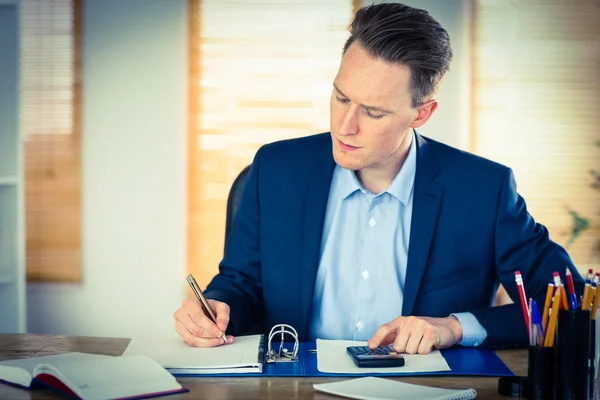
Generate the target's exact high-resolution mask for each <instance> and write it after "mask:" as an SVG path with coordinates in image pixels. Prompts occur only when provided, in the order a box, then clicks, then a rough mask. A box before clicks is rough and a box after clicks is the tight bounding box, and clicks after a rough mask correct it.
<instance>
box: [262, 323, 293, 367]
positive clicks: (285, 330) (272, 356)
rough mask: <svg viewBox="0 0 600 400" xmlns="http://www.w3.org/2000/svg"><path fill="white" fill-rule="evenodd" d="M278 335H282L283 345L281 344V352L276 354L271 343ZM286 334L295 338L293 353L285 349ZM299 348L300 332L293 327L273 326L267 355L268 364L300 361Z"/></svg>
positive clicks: (284, 325)
mask: <svg viewBox="0 0 600 400" xmlns="http://www.w3.org/2000/svg"><path fill="white" fill-rule="evenodd" d="M278 333H280V334H281V343H280V344H279V351H278V352H275V350H272V349H271V341H272V340H273V338H274V337H275V335H277V334H278ZM285 334H288V335H290V336H291V337H293V338H294V349H293V351H291V352H290V351H289V350H288V349H286V348H285V347H284V337H285ZM298 346H299V341H298V332H296V330H295V329H294V328H293V327H292V326H290V325H286V324H278V325H275V326H273V328H271V332H269V342H268V345H267V355H266V361H267V363H274V362H295V361H298Z"/></svg>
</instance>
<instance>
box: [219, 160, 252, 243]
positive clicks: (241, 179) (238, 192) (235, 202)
mask: <svg viewBox="0 0 600 400" xmlns="http://www.w3.org/2000/svg"><path fill="white" fill-rule="evenodd" d="M248 172H250V165H248V166H246V167H245V168H244V169H243V170H242V171H241V172H240V173H239V175H238V176H237V178H235V180H234V181H233V184H232V185H231V189H230V190H229V196H227V214H226V216H225V242H227V238H228V237H229V232H230V231H231V224H232V223H233V218H234V217H235V214H236V213H237V210H238V208H239V206H240V202H241V201H242V193H244V186H246V179H248Z"/></svg>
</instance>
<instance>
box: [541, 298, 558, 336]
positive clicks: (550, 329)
mask: <svg viewBox="0 0 600 400" xmlns="http://www.w3.org/2000/svg"><path fill="white" fill-rule="evenodd" d="M559 308H560V288H556V290H555V291H554V300H552V312H551V315H550V322H549V323H548V329H547V330H546V337H545V338H544V347H552V346H554V332H555V331H556V321H557V320H558V309H559Z"/></svg>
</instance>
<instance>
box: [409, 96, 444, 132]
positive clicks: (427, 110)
mask: <svg viewBox="0 0 600 400" xmlns="http://www.w3.org/2000/svg"><path fill="white" fill-rule="evenodd" d="M437 106H438V102H437V100H435V99H431V100H429V101H428V102H426V103H423V104H421V105H420V106H419V107H418V108H417V117H416V118H415V119H414V120H413V122H412V124H411V125H410V127H411V128H420V127H421V126H423V124H425V122H427V121H428V120H429V118H430V117H431V116H432V115H433V113H434V111H435V110H436V109H437Z"/></svg>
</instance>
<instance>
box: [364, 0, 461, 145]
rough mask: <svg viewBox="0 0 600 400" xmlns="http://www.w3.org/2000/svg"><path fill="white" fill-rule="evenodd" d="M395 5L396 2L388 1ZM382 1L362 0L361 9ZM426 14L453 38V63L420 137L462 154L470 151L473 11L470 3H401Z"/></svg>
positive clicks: (455, 0)
mask: <svg viewBox="0 0 600 400" xmlns="http://www.w3.org/2000/svg"><path fill="white" fill-rule="evenodd" d="M387 1H390V2H394V0H387ZM375 2H376V3H379V2H380V1H371V0H363V1H362V5H369V4H372V3H375ZM395 2H396V3H403V4H406V5H408V6H411V7H416V8H421V9H424V10H427V11H428V12H429V13H430V14H431V16H432V17H433V18H435V19H436V20H437V21H438V22H439V23H440V24H441V25H442V26H443V27H444V28H445V29H446V30H447V31H448V34H449V35H450V43H451V45H452V51H453V53H454V55H453V61H452V64H451V66H450V71H449V72H448V73H447V75H446V77H445V79H444V82H442V85H441V87H440V91H439V93H438V95H437V96H436V99H437V100H438V101H439V106H438V109H437V111H436V112H435V113H434V115H433V116H432V118H431V119H430V120H429V121H428V122H427V123H426V124H425V125H424V126H423V127H422V128H419V133H421V134H423V135H425V136H428V137H430V138H432V139H435V140H439V141H441V142H443V143H446V144H448V145H450V146H454V147H457V148H459V149H462V150H469V147H470V123H471V112H470V108H471V67H470V66H471V61H472V60H471V37H472V24H473V14H472V13H473V10H472V6H471V1H470V0H399V1H395Z"/></svg>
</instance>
